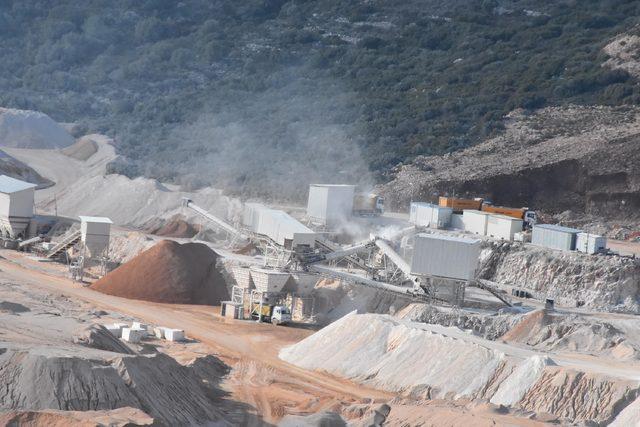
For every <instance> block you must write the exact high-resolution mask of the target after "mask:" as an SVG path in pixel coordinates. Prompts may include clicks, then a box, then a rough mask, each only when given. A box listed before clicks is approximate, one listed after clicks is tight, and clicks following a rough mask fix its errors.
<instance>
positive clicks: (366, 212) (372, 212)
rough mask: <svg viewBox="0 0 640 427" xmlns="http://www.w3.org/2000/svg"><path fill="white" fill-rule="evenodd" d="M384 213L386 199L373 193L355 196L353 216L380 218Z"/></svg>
mask: <svg viewBox="0 0 640 427" xmlns="http://www.w3.org/2000/svg"><path fill="white" fill-rule="evenodd" d="M383 213H384V197H381V196H378V195H377V194H371V193H360V194H356V195H354V196H353V214H354V215H355V216H380V215H382V214H383Z"/></svg>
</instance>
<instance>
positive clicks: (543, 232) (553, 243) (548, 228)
mask: <svg viewBox="0 0 640 427" xmlns="http://www.w3.org/2000/svg"><path fill="white" fill-rule="evenodd" d="M581 232H582V230H577V229H575V228H569V227H562V226H560V225H552V224H536V225H534V226H533V231H532V232H531V243H532V244H534V245H538V246H543V247H545V248H551V249H559V250H562V251H573V250H575V248H576V239H577V236H578V234H579V233H581Z"/></svg>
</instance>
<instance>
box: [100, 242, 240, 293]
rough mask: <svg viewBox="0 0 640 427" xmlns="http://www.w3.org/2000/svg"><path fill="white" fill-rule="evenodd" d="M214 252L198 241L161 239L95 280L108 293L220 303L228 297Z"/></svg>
mask: <svg viewBox="0 0 640 427" xmlns="http://www.w3.org/2000/svg"><path fill="white" fill-rule="evenodd" d="M217 258H218V255H217V254H216V253H215V252H214V251H212V250H211V249H210V248H209V247H208V246H206V245H203V244H201V243H185V244H182V245H181V244H179V243H177V242H174V241H172V240H163V241H161V242H160V243H158V244H156V245H155V246H153V247H152V248H150V249H148V250H146V251H144V252H142V253H141V254H140V255H138V256H137V257H135V258H133V259H132V260H131V261H129V262H128V263H126V264H123V265H122V266H120V267H118V268H117V269H115V270H113V271H112V272H111V273H109V274H107V275H106V276H104V277H103V278H102V279H100V280H98V281H96V282H95V283H94V284H93V285H91V288H92V289H94V290H96V291H99V292H102V293H105V294H109V295H115V296H119V297H124V298H131V299H140V300H145V301H152V302H165V303H173V304H211V305H217V304H220V301H224V300H225V299H229V294H228V292H227V287H226V284H225V281H224V279H223V277H222V275H221V274H220V272H219V271H218V270H217V269H216V260H217Z"/></svg>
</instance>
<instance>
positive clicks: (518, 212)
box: [481, 202, 537, 228]
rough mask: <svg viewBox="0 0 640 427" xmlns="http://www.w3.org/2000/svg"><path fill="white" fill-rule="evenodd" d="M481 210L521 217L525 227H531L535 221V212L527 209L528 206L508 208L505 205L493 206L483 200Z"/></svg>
mask: <svg viewBox="0 0 640 427" xmlns="http://www.w3.org/2000/svg"><path fill="white" fill-rule="evenodd" d="M481 210H482V211H483V212H488V213H494V214H499V215H505V216H510V217H512V218H517V219H521V220H522V221H523V226H524V227H525V228H531V227H532V226H533V224H535V223H536V221H537V216H536V213H535V212H534V211H532V210H529V208H508V207H505V206H493V205H491V204H489V203H486V202H485V203H483V204H482V209H481Z"/></svg>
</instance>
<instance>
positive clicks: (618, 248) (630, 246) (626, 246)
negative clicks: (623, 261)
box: [607, 239, 640, 257]
mask: <svg viewBox="0 0 640 427" xmlns="http://www.w3.org/2000/svg"><path fill="white" fill-rule="evenodd" d="M607 248H608V249H611V250H612V251H613V252H618V253H619V254H620V255H627V256H632V255H635V256H636V257H640V242H627V241H625V240H614V239H607Z"/></svg>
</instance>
